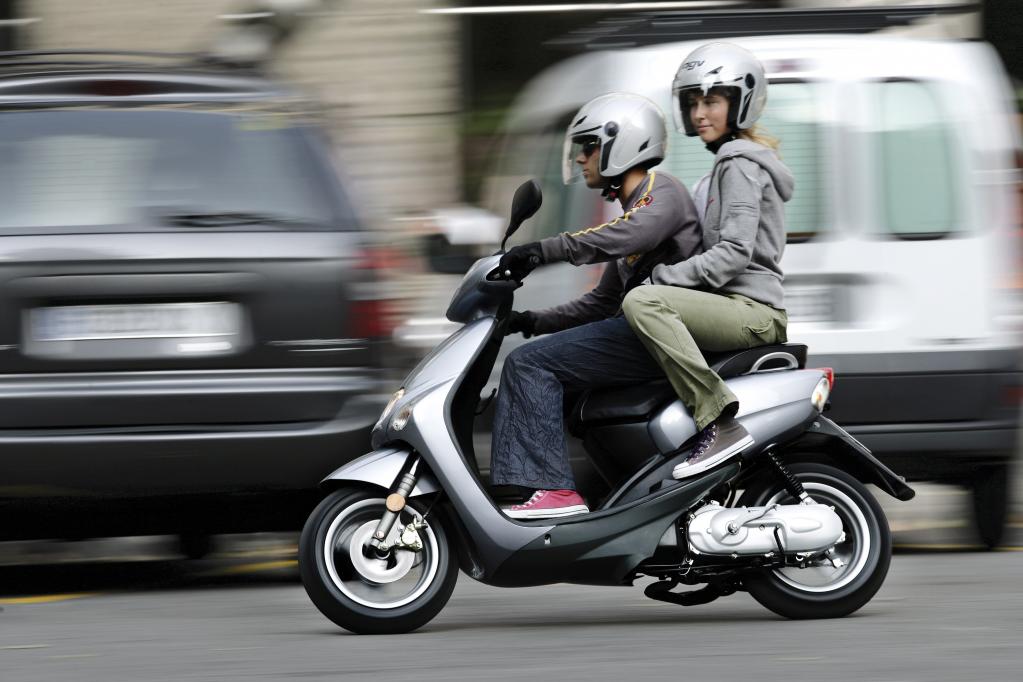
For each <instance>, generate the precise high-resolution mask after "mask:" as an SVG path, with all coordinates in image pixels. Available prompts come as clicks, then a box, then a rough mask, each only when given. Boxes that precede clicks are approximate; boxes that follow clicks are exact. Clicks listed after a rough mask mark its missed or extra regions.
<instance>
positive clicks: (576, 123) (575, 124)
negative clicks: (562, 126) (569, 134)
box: [572, 114, 589, 127]
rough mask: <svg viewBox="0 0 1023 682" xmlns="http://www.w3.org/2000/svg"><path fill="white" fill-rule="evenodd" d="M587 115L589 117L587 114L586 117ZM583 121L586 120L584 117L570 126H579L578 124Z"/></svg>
mask: <svg viewBox="0 0 1023 682" xmlns="http://www.w3.org/2000/svg"><path fill="white" fill-rule="evenodd" d="M588 115H589V114H587V116H588ZM585 120H586V116H583V117H582V118H580V119H579V120H578V121H576V122H575V123H573V124H572V126H573V127H575V126H577V125H579V124H580V123H582V122H583V121H585Z"/></svg>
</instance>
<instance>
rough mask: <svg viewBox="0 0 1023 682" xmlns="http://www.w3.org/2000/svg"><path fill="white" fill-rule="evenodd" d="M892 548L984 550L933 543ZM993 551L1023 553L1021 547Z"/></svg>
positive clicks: (975, 546) (981, 547) (902, 545)
mask: <svg viewBox="0 0 1023 682" xmlns="http://www.w3.org/2000/svg"><path fill="white" fill-rule="evenodd" d="M893 547H894V548H895V549H922V550H927V551H939V552H940V551H949V550H958V551H975V550H982V549H985V547H984V546H983V545H966V544H942V543H933V544H898V545H893ZM995 551H996V552H1023V547H1013V546H1007V547H996V548H995Z"/></svg>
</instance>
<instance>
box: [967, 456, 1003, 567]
mask: <svg viewBox="0 0 1023 682" xmlns="http://www.w3.org/2000/svg"><path fill="white" fill-rule="evenodd" d="M1008 518H1009V465H1008V464H994V465H991V466H988V467H984V468H983V469H980V470H979V471H977V473H976V474H975V475H974V478H973V522H974V526H975V527H976V529H977V536H978V537H979V538H980V541H981V542H982V543H983V544H984V546H985V547H987V548H988V549H994V548H996V547H998V546H999V545H1000V544H1002V539H1003V538H1004V537H1005V523H1006V521H1007V520H1008Z"/></svg>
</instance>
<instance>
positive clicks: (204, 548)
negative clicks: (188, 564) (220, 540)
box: [178, 533, 213, 561]
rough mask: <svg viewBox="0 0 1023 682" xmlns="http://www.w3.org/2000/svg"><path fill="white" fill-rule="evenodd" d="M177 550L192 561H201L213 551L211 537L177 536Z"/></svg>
mask: <svg viewBox="0 0 1023 682" xmlns="http://www.w3.org/2000/svg"><path fill="white" fill-rule="evenodd" d="M178 550H179V551H180V552H181V553H182V554H184V555H185V557H186V558H188V559H192V560H193V561H194V560H197V559H203V558H205V557H206V556H207V555H208V554H209V553H210V552H211V551H213V537H212V536H210V535H207V534H205V533H183V534H182V535H179V536H178Z"/></svg>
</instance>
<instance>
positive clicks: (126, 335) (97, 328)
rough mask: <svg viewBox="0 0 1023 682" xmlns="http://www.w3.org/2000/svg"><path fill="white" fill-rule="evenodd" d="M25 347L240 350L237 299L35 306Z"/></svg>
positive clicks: (36, 351)
mask: <svg viewBox="0 0 1023 682" xmlns="http://www.w3.org/2000/svg"><path fill="white" fill-rule="evenodd" d="M27 322H28V324H27V328H28V333H27V335H26V338H25V352H26V354H29V355H42V356H47V355H55V356H62V357H68V356H72V357H82V358H86V357H89V358H95V357H104V358H110V357H116V356H118V355H119V354H121V355H123V357H166V356H174V355H194V354H211V353H214V354H216V353H223V352H233V351H236V350H237V349H238V347H239V345H240V341H241V340H242V338H241V337H242V331H243V324H242V312H241V308H240V306H239V305H238V304H237V303H231V302H227V301H210V302H201V303H132V304H116V305H76V306H53V307H46V308H35V309H33V310H30V311H29V313H28V320H27Z"/></svg>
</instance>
